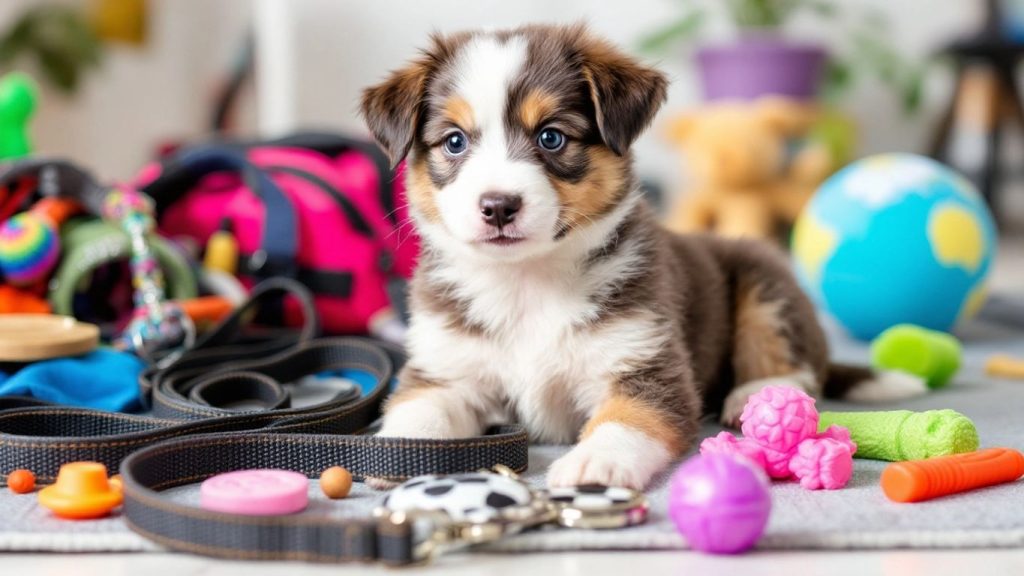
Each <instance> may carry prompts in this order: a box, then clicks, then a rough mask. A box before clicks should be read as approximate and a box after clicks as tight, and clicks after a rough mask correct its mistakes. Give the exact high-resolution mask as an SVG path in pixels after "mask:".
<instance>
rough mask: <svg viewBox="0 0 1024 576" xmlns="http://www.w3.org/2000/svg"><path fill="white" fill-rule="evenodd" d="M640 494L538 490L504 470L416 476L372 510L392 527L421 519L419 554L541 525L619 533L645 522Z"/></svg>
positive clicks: (593, 488) (618, 490)
mask: <svg viewBox="0 0 1024 576" xmlns="http://www.w3.org/2000/svg"><path fill="white" fill-rule="evenodd" d="M647 509H648V508H647V500H646V498H645V497H644V495H643V493H641V492H637V491H635V490H630V489H628V488H617V487H605V486H579V487H575V488H557V489H551V490H538V489H534V488H533V487H531V486H530V485H529V484H527V483H526V482H523V481H522V480H521V479H520V478H519V477H518V476H517V475H516V474H515V473H514V472H512V471H511V470H509V469H508V468H505V467H502V466H499V467H496V468H495V469H494V471H481V472H470V473H464V474H454V475H450V476H419V477H416V478H412V479H410V480H408V481H406V482H405V483H404V484H401V485H400V486H398V487H396V488H395V489H394V490H392V491H391V492H390V493H389V494H388V495H387V496H386V497H385V498H384V501H383V503H382V505H381V507H380V508H378V509H377V510H376V511H375V515H376V516H377V517H378V518H387V519H390V520H392V521H397V522H407V521H410V520H411V521H413V522H415V521H417V520H423V521H424V522H425V524H429V526H430V528H429V530H430V531H431V532H432V537H430V538H428V539H427V540H426V541H424V542H423V543H422V546H423V547H424V549H423V550H421V551H420V553H421V555H424V556H432V555H434V554H436V553H437V552H440V551H442V550H445V549H450V548H453V547H459V546H469V545H475V544H484V543H488V542H493V541H495V540H499V539H501V538H504V537H506V536H511V535H513V534H517V533H519V532H522V531H524V530H528V529H531V528H537V527H541V526H544V525H555V526H564V527H568V528H582V529H608V528H625V527H628V526H635V525H638V524H642V523H644V522H645V521H646V520H647Z"/></svg>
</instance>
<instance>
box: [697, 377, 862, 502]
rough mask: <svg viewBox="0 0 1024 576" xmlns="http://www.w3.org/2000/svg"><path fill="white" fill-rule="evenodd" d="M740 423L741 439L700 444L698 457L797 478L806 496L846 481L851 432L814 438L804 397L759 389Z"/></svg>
mask: <svg viewBox="0 0 1024 576" xmlns="http://www.w3.org/2000/svg"><path fill="white" fill-rule="evenodd" d="M740 422H741V423H742V425H741V430H743V435H744V437H743V438H736V437H735V436H733V435H732V434H730V433H728V432H722V433H720V434H719V435H718V436H715V437H713V438H707V439H705V440H704V441H703V442H702V443H701V445H700V453H701V454H734V455H740V456H743V457H745V458H747V459H748V460H750V461H751V462H753V463H754V464H756V465H757V466H759V467H760V468H762V469H763V470H764V471H765V472H767V473H768V476H770V477H772V478H776V479H787V478H796V479H797V480H798V481H799V482H800V485H801V486H803V487H804V488H807V489H808V490H820V489H822V488H824V489H826V490H835V489H837V488H842V487H843V486H846V483H847V482H849V481H850V477H851V476H852V475H853V454H854V452H856V451H857V445H856V444H855V443H854V442H853V441H852V440H850V431H849V430H847V429H846V428H843V427H841V426H830V427H829V428H828V429H827V430H825V431H824V432H821V433H820V434H819V433H818V411H817V410H816V409H815V408H814V398H811V397H810V396H808V395H807V394H806V393H805V392H804V391H802V390H798V389H796V388H790V387H785V386H769V387H767V388H764V389H762V390H761V391H760V392H757V393H756V394H752V395H751V396H750V399H749V400H747V405H746V406H745V407H744V408H743V414H742V415H741V416H740Z"/></svg>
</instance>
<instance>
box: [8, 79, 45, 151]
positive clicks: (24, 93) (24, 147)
mask: <svg viewBox="0 0 1024 576" xmlns="http://www.w3.org/2000/svg"><path fill="white" fill-rule="evenodd" d="M37 99H38V97H37V90H36V85H35V82H33V81H32V79H31V78H29V77H28V76H26V75H25V74H19V73H17V72H12V73H10V74H7V75H6V76H4V77H3V78H0V160H3V159H7V158H20V157H22V156H27V155H28V154H29V152H31V151H32V145H31V142H30V140H29V136H28V121H29V120H30V119H31V118H32V113H33V112H34V111H35V109H36V100H37Z"/></svg>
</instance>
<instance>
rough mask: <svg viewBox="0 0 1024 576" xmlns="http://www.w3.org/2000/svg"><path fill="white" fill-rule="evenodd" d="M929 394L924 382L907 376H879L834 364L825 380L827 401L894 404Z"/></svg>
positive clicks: (910, 375)
mask: <svg viewBox="0 0 1024 576" xmlns="http://www.w3.org/2000/svg"><path fill="white" fill-rule="evenodd" d="M927 391H928V385H927V383H926V382H925V381H924V379H923V378H920V377H918V376H914V375H913V374H908V373H906V372H896V371H882V372H878V371H875V370H872V369H870V368H867V367H864V366H850V365H846V364H831V365H829V367H828V377H827V378H826V379H825V391H824V392H825V397H826V398H841V399H843V400H852V401H854V402H871V403H878V402H894V401H896V400H904V399H906V398H913V397H914V396H921V395H923V394H924V393H925V392H927Z"/></svg>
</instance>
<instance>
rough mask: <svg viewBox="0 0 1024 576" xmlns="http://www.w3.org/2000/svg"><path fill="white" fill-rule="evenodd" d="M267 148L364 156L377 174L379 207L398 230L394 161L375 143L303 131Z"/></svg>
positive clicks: (272, 143) (274, 142) (326, 133)
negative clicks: (352, 151)
mask: <svg viewBox="0 0 1024 576" xmlns="http://www.w3.org/2000/svg"><path fill="white" fill-rule="evenodd" d="M266 145H267V146H283V147H290V148H306V149H308V150H315V151H317V152H320V153H321V154H325V155H327V156H338V155H340V154H341V153H343V152H347V151H349V150H354V151H356V152H359V153H361V154H365V155H366V156H367V157H368V158H369V159H370V161H371V162H373V167H374V169H376V171H377V189H378V190H379V193H380V196H379V201H380V205H381V206H382V207H383V208H384V214H385V215H386V217H387V218H388V220H390V221H391V225H392V226H398V214H397V211H396V210H395V208H396V206H395V186H394V178H395V172H394V170H393V169H392V168H393V167H392V166H391V161H390V160H388V157H387V156H386V155H385V154H384V152H383V151H381V149H380V147H379V146H377V145H376V144H374V143H373V142H370V141H367V140H360V139H358V138H349V137H347V136H341V135H340V134H334V133H331V132H317V131H303V132H298V133H296V134H292V135H290V136H285V137H283V138H279V139H277V140H271V141H269V142H266Z"/></svg>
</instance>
